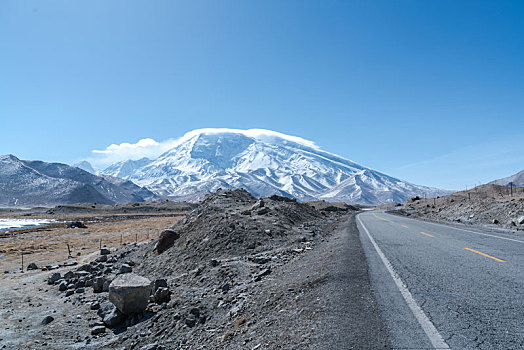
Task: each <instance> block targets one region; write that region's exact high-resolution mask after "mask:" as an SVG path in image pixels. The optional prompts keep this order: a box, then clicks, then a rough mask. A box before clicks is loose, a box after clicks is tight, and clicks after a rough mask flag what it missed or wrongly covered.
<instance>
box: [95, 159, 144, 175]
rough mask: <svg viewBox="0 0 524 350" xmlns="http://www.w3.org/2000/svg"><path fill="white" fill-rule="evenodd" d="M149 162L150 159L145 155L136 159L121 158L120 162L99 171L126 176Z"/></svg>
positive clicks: (105, 173)
mask: <svg viewBox="0 0 524 350" xmlns="http://www.w3.org/2000/svg"><path fill="white" fill-rule="evenodd" d="M149 163H151V159H149V158H145V157H144V158H142V159H138V160H131V159H129V160H123V161H121V162H118V163H115V164H112V165H110V166H108V167H107V168H105V169H104V170H102V171H101V172H100V173H101V174H104V175H110V176H115V177H120V178H126V177H129V176H131V175H132V174H133V172H134V171H135V170H137V169H139V168H141V167H143V166H145V165H147V164H149Z"/></svg>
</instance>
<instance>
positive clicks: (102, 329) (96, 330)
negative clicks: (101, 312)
mask: <svg viewBox="0 0 524 350" xmlns="http://www.w3.org/2000/svg"><path fill="white" fill-rule="evenodd" d="M105 332H106V327H104V326H95V327H93V328H92V329H91V334H92V335H97V334H101V333H105Z"/></svg>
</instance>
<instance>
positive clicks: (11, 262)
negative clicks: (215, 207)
mask: <svg viewBox="0 0 524 350" xmlns="http://www.w3.org/2000/svg"><path fill="white" fill-rule="evenodd" d="M180 218H181V217H161V216H158V217H147V218H133V219H127V220H114V221H102V222H91V223H89V222H88V223H87V226H88V228H85V229H68V228H65V227H63V226H62V225H61V226H60V227H56V226H55V227H47V228H45V229H40V230H28V231H27V232H25V233H21V234H20V233H19V234H15V235H9V236H7V237H5V238H0V244H1V245H0V255H4V257H1V258H0V271H1V272H3V271H4V270H15V269H19V268H20V265H21V254H22V253H23V254H24V268H25V267H27V265H28V264H29V263H31V262H34V263H36V264H37V265H38V266H39V267H40V266H44V265H50V264H54V263H57V262H61V261H65V260H67V259H68V247H67V245H69V248H70V249H71V255H73V256H74V257H75V259H77V260H80V261H82V257H84V256H86V255H88V254H90V253H92V252H94V251H96V250H98V249H99V247H100V245H102V246H106V247H118V246H120V245H121V243H132V242H135V241H136V242H144V241H147V240H151V239H155V238H157V237H158V235H159V234H160V232H161V231H162V230H163V229H164V228H166V227H168V226H171V225H173V224H174V223H175V222H177V221H178V220H180Z"/></svg>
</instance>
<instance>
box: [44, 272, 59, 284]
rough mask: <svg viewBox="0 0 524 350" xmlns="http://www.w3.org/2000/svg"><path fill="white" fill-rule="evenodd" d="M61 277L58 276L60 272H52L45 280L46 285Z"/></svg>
mask: <svg viewBox="0 0 524 350" xmlns="http://www.w3.org/2000/svg"><path fill="white" fill-rule="evenodd" d="M60 278H62V276H61V275H60V272H54V273H52V274H51V276H49V277H48V278H47V284H53V283H55V282H56V281H58V280H59V279H60Z"/></svg>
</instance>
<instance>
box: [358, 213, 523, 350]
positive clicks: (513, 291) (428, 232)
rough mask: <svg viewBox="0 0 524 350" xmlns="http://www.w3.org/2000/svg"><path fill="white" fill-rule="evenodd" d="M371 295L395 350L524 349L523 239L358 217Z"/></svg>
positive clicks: (396, 219)
mask: <svg viewBox="0 0 524 350" xmlns="http://www.w3.org/2000/svg"><path fill="white" fill-rule="evenodd" d="M357 225H358V229H359V231H360V239H361V242H362V246H363V248H364V252H365V255H366V258H367V261H368V264H369V271H370V272H369V273H370V276H371V284H372V288H373V292H374V294H375V297H376V299H377V303H378V305H379V309H380V312H381V315H382V319H383V322H384V325H385V328H386V331H387V333H388V335H389V343H390V344H391V346H392V347H393V348H395V349H524V239H517V238H510V237H509V236H507V235H503V234H498V233H493V232H488V231H482V230H480V229H471V230H470V229H460V228H455V227H452V226H448V225H440V224H434V223H429V222H425V221H420V220H415V219H410V218H405V217H400V216H396V215H389V214H386V213H384V212H379V211H374V212H365V213H362V214H359V215H358V216H357Z"/></svg>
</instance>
